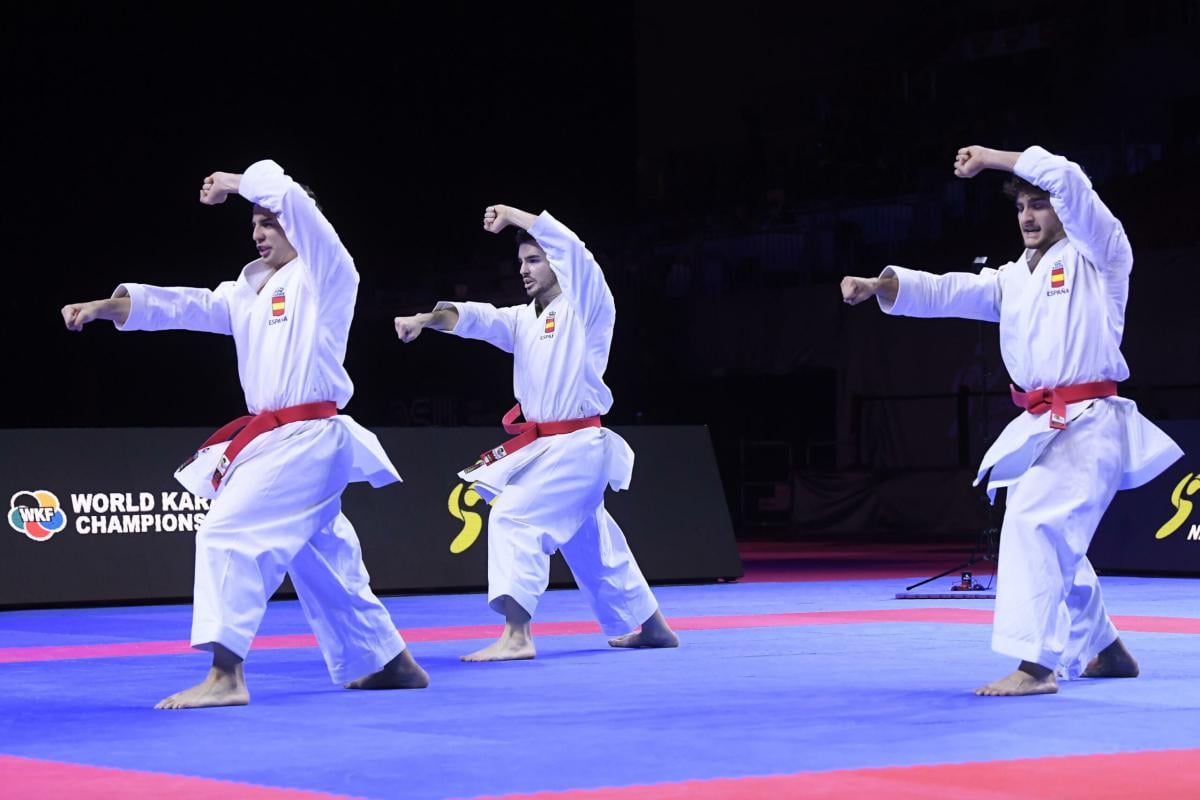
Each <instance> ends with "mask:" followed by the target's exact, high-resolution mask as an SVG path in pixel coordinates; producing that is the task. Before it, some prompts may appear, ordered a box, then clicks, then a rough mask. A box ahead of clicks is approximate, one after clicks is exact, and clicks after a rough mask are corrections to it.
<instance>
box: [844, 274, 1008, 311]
mask: <svg viewBox="0 0 1200 800" xmlns="http://www.w3.org/2000/svg"><path fill="white" fill-rule="evenodd" d="M998 275H999V271H998V270H994V269H984V270H982V271H981V272H980V273H979V274H978V275H976V274H975V273H971V272H947V273H946V274H945V275H934V274H933V273H930V272H921V271H920V270H915V269H905V268H904V267H895V266H889V267H886V268H884V270H883V272H882V273H880V275H879V277H878V278H853V277H849V276H847V277H845V278H842V301H843V302H845V303H848V304H850V305H852V306H853V305H858V304H859V303H861V302H862V301H864V300H867V299H869V298H871V297H874V298H875V299H876V300H878V301H879V307H880V308H881V309H882V310H883V311H884V313H887V314H895V315H899V316H906V317H962V318H964V319H978V320H983V321H985V322H999V321H1000V298H1001V293H1000V281H999V279H998Z"/></svg>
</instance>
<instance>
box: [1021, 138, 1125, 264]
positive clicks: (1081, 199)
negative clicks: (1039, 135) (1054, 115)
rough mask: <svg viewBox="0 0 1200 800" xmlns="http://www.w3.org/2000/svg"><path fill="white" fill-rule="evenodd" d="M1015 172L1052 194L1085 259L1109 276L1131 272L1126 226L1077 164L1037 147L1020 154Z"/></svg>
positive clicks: (1057, 209)
mask: <svg viewBox="0 0 1200 800" xmlns="http://www.w3.org/2000/svg"><path fill="white" fill-rule="evenodd" d="M1013 172H1014V173H1016V174H1017V175H1018V176H1020V177H1022V178H1024V179H1025V180H1027V181H1029V182H1030V183H1032V184H1033V185H1034V186H1037V187H1039V188H1041V189H1045V190H1046V191H1047V192H1049V193H1050V205H1052V206H1053V207H1054V212H1055V213H1056V214H1058V218H1059V219H1060V220H1062V224H1063V228H1064V229H1065V230H1066V232H1067V238H1068V239H1069V240H1070V241H1071V244H1073V245H1075V249H1077V250H1078V251H1079V252H1080V253H1081V254H1082V255H1083V257H1084V258H1086V259H1087V260H1088V261H1090V262H1091V263H1092V264H1094V265H1095V266H1096V268H1097V269H1099V270H1100V271H1101V273H1104V274H1106V275H1113V276H1118V277H1126V276H1128V275H1129V273H1130V271H1131V270H1132V269H1133V249H1132V248H1131V247H1130V245H1129V239H1128V237H1126V235H1125V228H1124V226H1122V225H1121V222H1120V220H1118V219H1117V218H1116V217H1115V216H1114V215H1113V213H1112V212H1111V211H1109V210H1108V206H1106V205H1104V203H1103V201H1101V200H1100V195H1098V194H1096V191H1095V190H1094V189H1093V188H1092V182H1091V181H1090V180H1089V179H1088V176H1087V175H1085V174H1084V172H1083V170H1082V169H1080V168H1079V165H1078V164H1076V163H1074V162H1073V161H1068V160H1067V159H1065V158H1063V157H1062V156H1056V155H1054V154H1053V153H1050V152H1048V151H1046V150H1044V149H1043V148H1041V147H1036V146H1035V147H1030V148H1029V149H1027V150H1026V151H1025V152H1023V153H1021V157H1020V158H1018V159H1017V163H1016V166H1015V167H1014V168H1013Z"/></svg>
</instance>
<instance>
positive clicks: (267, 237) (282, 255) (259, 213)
mask: <svg viewBox="0 0 1200 800" xmlns="http://www.w3.org/2000/svg"><path fill="white" fill-rule="evenodd" d="M250 222H251V223H252V224H253V226H254V233H253V235H254V246H255V247H256V248H257V249H258V257H259V258H261V259H262V261H263V263H264V264H266V265H267V266H268V267H270V268H271V269H279V268H280V267H282V266H283V265H284V264H286V263H288V262H289V261H291V260H292V259H293V258H295V257H296V248H294V247H292V243H291V242H289V241H288V238H287V236H286V235H284V233H283V228H281V227H279V220H277V219H275V215H274V214H272V213H271V212H270V211H267V210H266V209H265V208H262V207H261V206H255V207H254V214H253V215H252V216H251V217H250Z"/></svg>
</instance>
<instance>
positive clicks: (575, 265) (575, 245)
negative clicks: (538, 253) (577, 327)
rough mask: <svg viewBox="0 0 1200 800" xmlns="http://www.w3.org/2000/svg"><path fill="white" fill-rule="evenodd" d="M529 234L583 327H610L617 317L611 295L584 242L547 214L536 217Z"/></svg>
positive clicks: (543, 213)
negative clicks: (574, 309) (580, 318)
mask: <svg viewBox="0 0 1200 800" xmlns="http://www.w3.org/2000/svg"><path fill="white" fill-rule="evenodd" d="M529 234H530V235H531V236H532V237H533V238H534V239H536V240H537V243H538V245H539V246H540V247H541V248H542V249H543V250H545V251H546V258H547V260H548V261H549V262H550V268H551V269H553V270H554V274H555V275H556V276H557V277H558V285H559V287H561V288H562V291H563V294H565V295H566V296H567V298H568V299H569V300H570V301H571V305H572V306H574V307H575V308H576V309H578V310H579V313H580V315H581V316H582V318H583V322H584V325H586V326H587V327H589V328H592V327H594V326H596V325H597V324H604V323H609V324H611V323H612V321H613V320H614V319H615V318H616V315H617V309H616V304H615V303H614V302H613V296H612V292H611V291H610V290H609V288H608V283H607V282H606V281H605V280H604V272H603V271H601V269H600V265H599V264H597V263H596V259H595V258H594V257H593V256H592V254H591V251H589V250H588V249H587V247H585V246H584V244H583V241H582V240H581V239H580V238H579V237H578V236H576V235H575V234H574V233H573V232H572V231H571V230H570V229H569V228H568V227H567V226H565V225H563V224H562V223H561V222H559V221H558V220H556V219H555V218H554V217H552V216H550V212H549V211H543V212H542V213H541V215H539V216H538V218H537V220H536V221H535V222H534V223H533V225H532V226H530V228H529Z"/></svg>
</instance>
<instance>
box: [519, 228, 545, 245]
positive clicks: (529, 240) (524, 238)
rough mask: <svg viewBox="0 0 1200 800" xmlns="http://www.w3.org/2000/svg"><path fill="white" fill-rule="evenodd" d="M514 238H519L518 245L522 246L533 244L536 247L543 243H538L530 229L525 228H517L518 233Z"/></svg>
mask: <svg viewBox="0 0 1200 800" xmlns="http://www.w3.org/2000/svg"><path fill="white" fill-rule="evenodd" d="M514 238H515V239H516V240H517V247H520V246H521V245H523V244H531V245H534V246H535V247H541V245H540V244H538V243H537V239H535V238H533V236H532V235H531V234H530V233H529V231H527V230H525V229H524V228H517V235H516V236H515V237H514Z"/></svg>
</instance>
